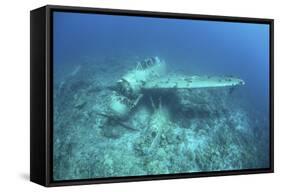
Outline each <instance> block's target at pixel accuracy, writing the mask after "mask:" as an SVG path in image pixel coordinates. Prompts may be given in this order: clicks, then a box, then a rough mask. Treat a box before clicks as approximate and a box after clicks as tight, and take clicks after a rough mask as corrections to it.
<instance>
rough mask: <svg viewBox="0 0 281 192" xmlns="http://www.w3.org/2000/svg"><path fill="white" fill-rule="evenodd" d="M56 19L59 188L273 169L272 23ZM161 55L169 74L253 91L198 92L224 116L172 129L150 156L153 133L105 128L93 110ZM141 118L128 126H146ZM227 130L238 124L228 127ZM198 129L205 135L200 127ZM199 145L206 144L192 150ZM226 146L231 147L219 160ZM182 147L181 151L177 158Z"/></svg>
mask: <svg viewBox="0 0 281 192" xmlns="http://www.w3.org/2000/svg"><path fill="white" fill-rule="evenodd" d="M53 18H54V20H53V21H54V31H53V37H54V47H53V48H54V49H53V51H54V52H53V54H54V61H53V63H54V84H55V86H54V87H55V88H54V104H55V107H54V108H55V113H54V115H55V117H54V120H55V121H54V179H55V180H67V179H87V178H99V177H112V176H133V175H148V174H149V175H151V174H154V175H155V174H169V173H187V172H200V171H220V170H239V169H255V168H267V167H269V140H268V134H269V25H267V24H250V23H234V22H216V21H200V20H180V19H164V18H149V17H128V16H110V15H97V14H80V13H64V12H55V13H54V17H53ZM152 56H158V57H159V58H161V59H164V60H165V62H166V63H167V67H168V69H169V70H168V71H174V72H181V73H184V74H187V75H194V74H197V75H205V74H208V75H209V74H211V75H213V74H214V75H232V76H235V77H239V78H241V79H243V80H244V81H245V85H244V86H241V87H239V88H238V89H237V90H235V91H234V93H232V94H230V95H226V91H224V90H219V91H217V92H216V91H214V90H212V91H211V92H207V91H206V92H204V91H200V90H199V91H197V92H198V93H195V94H199V95H202V94H204V97H207V98H209V100H208V103H209V105H210V111H207V113H208V114H213V113H214V112H213V111H211V109H212V110H217V112H216V113H219V114H220V115H219V116H215V117H213V116H208V115H207V117H206V118H205V119H203V120H202V118H200V115H199V116H196V115H194V116H192V117H194V119H193V120H192V121H191V118H189V119H188V118H186V119H181V121H183V122H184V123H183V124H184V125H185V126H183V125H180V123H178V122H179V121H178V122H177V121H173V123H174V126H175V128H174V129H173V128H171V129H169V131H170V132H171V133H169V134H168V133H167V134H168V135H169V136H171V139H170V140H171V141H170V143H169V142H168V144H167V143H166V144H165V142H164V141H163V143H162V144H161V142H160V144H159V145H158V147H157V148H155V149H153V150H154V152H151V153H152V154H147V153H145V152H144V151H145V150H144V149H145V147H146V144H147V143H146V142H147V141H146V140H141V139H140V138H143V137H145V134H146V133H143V132H142V131H138V132H130V131H128V130H124V129H122V128H116V127H115V128H114V126H115V125H110V126H108V127H106V128H104V127H103V128H101V127H100V126H96V125H98V124H99V125H100V124H102V123H101V122H102V121H103V119H99V118H102V117H99V116H97V115H95V114H94V112H95V111H97V110H102V109H103V107H105V106H103V105H101V104H103V103H104V105H106V102H105V101H103V100H102V98H104V97H106V96H107V94H110V92H108V91H104V90H103V89H102V88H101V87H103V86H104V87H106V86H109V85H113V84H114V83H115V82H116V81H117V80H118V79H119V78H120V77H121V76H122V74H124V73H126V71H128V70H130V69H132V68H133V67H134V66H135V64H136V62H137V61H139V60H143V59H145V58H147V57H152ZM95 86H96V87H95ZM163 97H164V96H163ZM191 97H192V95H191ZM166 102H167V103H166V104H167V106H169V101H166ZM217 102H218V103H219V105H218V104H217ZM215 103H216V104H215ZM212 106H213V108H212ZM215 107H217V109H216V108H215ZM220 107H221V108H220ZM202 108H203V107H202ZM205 109H206V107H204V110H205ZM222 109H223V110H222ZM191 111H192V108H191ZM222 111H223V112H222ZM142 112H143V111H141V110H140V111H139V112H136V113H142ZM143 113H144V114H145V113H148V112H147V111H145V112H143ZM143 113H142V116H144V117H145V115H143ZM239 114H243V115H244V116H243V115H242V116H241V115H239ZM150 115H151V114H150ZM139 116H141V115H135V116H134V117H133V120H128V122H127V123H129V124H134V123H135V124H136V126H138V122H140V121H144V123H145V120H146V118H143V119H138V117H139ZM208 117H209V118H208ZM136 122H137V123H136ZM200 122H201V124H200ZM202 122H203V124H202ZM219 122H221V123H219ZM226 122H231V123H230V124H231V125H229V126H228V128H224V127H222V125H221V124H225V123H226ZM207 124H208V126H206V125H207ZM111 126H112V127H113V128H111ZM199 126H201V129H200V131H199V130H198V129H197V128H194V127H199ZM210 127H214V129H212V128H211V130H210ZM220 127H221V128H220ZM237 127H239V129H238V128H237ZM241 127H242V128H241ZM236 128H237V129H236ZM109 129H110V131H108V130H109ZM167 129H168V128H167ZM228 129H230V130H231V131H229V130H228ZM202 130H203V131H202ZM214 130H216V132H214ZM204 131H205V132H204ZM243 131H244V132H243ZM177 134H184V135H186V138H177ZM220 134H224V135H225V134H229V139H228V140H224V139H222V138H221V137H219V135H220ZM164 135H165V134H164ZM173 135H175V137H176V138H177V139H172V136H173ZM210 135H211V136H212V138H211V136H210ZM245 135H246V136H245ZM240 136H241V139H240V140H239V137H240ZM167 137H168V136H167V135H166V136H165V138H167ZM191 137H192V138H191ZM237 137H238V139H237ZM130 138H134V139H135V140H132V139H130ZM234 138H235V139H234ZM196 139H197V140H198V139H199V140H200V139H202V143H203V144H201V143H199V144H198V142H193V143H192V141H193V140H196ZM220 139H221V140H223V141H220ZM167 140H168V139H167ZM204 142H207V143H205V144H204ZM222 143H223V144H222ZM122 144H123V145H122ZM219 145H224V146H225V148H223V149H221V148H218V150H219V151H217V153H219V155H218V154H217V153H216V149H217V147H218V146H219ZM122 146H123V147H122ZM167 146H170V148H169V147H167ZM171 146H172V147H174V148H172V147H171ZM207 146H209V147H210V146H213V148H211V149H210V148H207ZM175 148H176V149H179V150H181V151H179V152H177V154H174V153H176V152H175V150H173V149H175ZM99 149H100V150H99ZM173 151H174V152H173ZM206 151H212V152H210V154H208V155H207V154H206V153H205V152H206ZM237 151H238V152H237ZM200 153H202V154H200ZM203 153H204V154H203ZM179 154H180V155H179ZM124 156H125V157H124ZM168 157H169V158H168ZM176 157H177V158H176ZM224 158H227V159H224ZM211 159H213V160H211ZM214 159H216V160H214ZM124 161H126V162H127V163H128V165H127V164H126V165H124V163H122V162H124ZM148 161H149V162H150V163H147V162H148ZM144 162H146V163H144ZM182 162H184V163H182Z"/></svg>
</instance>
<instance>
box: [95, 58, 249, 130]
mask: <svg viewBox="0 0 281 192" xmlns="http://www.w3.org/2000/svg"><path fill="white" fill-rule="evenodd" d="M244 84H245V82H244V81H243V80H242V79H239V78H235V77H225V76H197V75H191V76H190V75H181V74H168V73H167V72H166V70H165V62H164V61H163V60H161V59H159V58H158V57H151V58H147V59H145V60H143V61H141V62H138V63H137V66H136V68H135V69H133V70H131V71H128V73H127V74H125V75H124V76H123V77H122V78H121V79H120V80H118V81H117V82H116V83H115V85H113V86H111V87H110V89H111V95H110V99H109V103H108V110H107V111H106V112H97V114H98V115H101V116H104V117H106V118H108V120H109V121H110V122H111V123H112V122H113V123H116V124H119V125H121V126H123V127H125V128H128V129H133V128H131V127H130V126H127V125H126V124H124V123H123V121H124V120H126V119H127V118H128V116H129V115H130V113H131V112H132V110H133V109H134V108H135V107H136V106H137V105H138V104H139V103H140V100H141V99H142V98H143V97H144V96H145V94H149V93H150V91H159V92H161V91H164V90H171V91H176V90H178V89H199V88H201V89H205V88H224V87H237V86H240V85H244ZM146 96H147V95H146Z"/></svg>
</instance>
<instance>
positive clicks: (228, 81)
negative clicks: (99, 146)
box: [143, 75, 245, 89]
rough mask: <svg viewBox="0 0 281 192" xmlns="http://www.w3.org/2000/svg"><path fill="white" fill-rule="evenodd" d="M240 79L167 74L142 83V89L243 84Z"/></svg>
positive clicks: (214, 86)
mask: <svg viewBox="0 0 281 192" xmlns="http://www.w3.org/2000/svg"><path fill="white" fill-rule="evenodd" d="M244 84H245V82H244V81H243V80H242V79H239V78H235V77H223V76H197V75H194V76H185V75H167V76H165V77H160V78H157V79H154V80H151V81H148V82H146V83H145V84H144V87H143V88H144V89H173V88H174V89H193V88H216V87H231V86H238V85H244Z"/></svg>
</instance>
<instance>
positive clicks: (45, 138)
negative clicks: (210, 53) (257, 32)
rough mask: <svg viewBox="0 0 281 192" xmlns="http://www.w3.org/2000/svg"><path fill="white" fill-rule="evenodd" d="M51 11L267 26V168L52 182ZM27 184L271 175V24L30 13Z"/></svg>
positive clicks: (164, 15)
mask: <svg viewBox="0 0 281 192" xmlns="http://www.w3.org/2000/svg"><path fill="white" fill-rule="evenodd" d="M53 11H64V12H79V13H81V12H83V13H97V14H109V15H127V16H142V17H158V18H178V19H192V20H209V21H226V22H240V23H241V22H242V23H243V22H245V23H259V24H269V26H270V40H269V41H270V61H269V62H270V74H269V77H270V98H269V100H270V114H269V115H270V117H269V118H270V150H269V157H270V167H269V168H264V169H246V170H234V171H215V172H199V173H180V174H168V175H148V176H130V177H114V178H102V179H87V180H66V181H54V180H53V179H52V164H53V162H52V152H53V150H52V149H53V146H52V145H53V142H52V134H53V133H52V122H53V119H52V110H53V101H52V91H53V78H52V74H53V68H52V60H53V53H52V51H53V50H52V41H53V36H52V29H53V28H52V27H53V26H52V21H53V15H52V13H53ZM30 46H31V48H30V65H31V67H30V71H31V73H30V74H31V75H30V95H31V96H30V180H31V181H32V182H35V183H37V184H40V185H43V186H48V187H49V186H63V185H82V184H96V183H112V182H129V181H145V180H160V179H178V178H191V177H192V178H194V177H209V176H226V175H242V174H254V173H273V172H274V82H273V81H274V76H273V75H274V69H273V67H274V66H273V65H274V20H273V19H261V18H246V17H227V16H214V15H195V14H182V13H167V12H150V11H136V10H118V9H100V8H88V7H70V6H57V5H47V6H44V7H41V8H38V9H35V10H32V11H31V12H30Z"/></svg>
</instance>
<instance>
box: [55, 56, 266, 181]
mask: <svg viewBox="0 0 281 192" xmlns="http://www.w3.org/2000/svg"><path fill="white" fill-rule="evenodd" d="M120 60H121V59H119V61H118V62H117V59H111V60H110V62H111V63H112V62H116V63H114V64H111V65H112V66H114V67H106V68H103V70H101V66H106V65H108V62H109V61H108V59H107V60H106V59H104V60H100V61H95V62H96V63H92V64H91V65H87V66H85V65H81V66H80V67H79V69H78V68H76V69H74V71H73V72H72V73H70V75H68V76H66V77H65V78H64V79H63V80H61V81H56V82H55V89H54V90H55V91H54V139H53V142H54V145H53V146H54V150H53V151H54V155H53V158H54V159H53V160H54V161H53V162H54V167H53V171H54V179H55V180H67V179H88V178H101V177H116V176H132V175H155V174H169V173H183V172H184V173H186V172H200V171H219V170H237V169H251V168H262V167H267V166H268V162H269V159H268V157H267V151H268V148H269V146H268V133H267V131H266V130H268V129H267V126H268V122H267V121H266V120H265V119H262V118H259V117H260V116H259V114H255V113H254V112H253V111H251V110H249V109H248V108H247V107H245V106H243V104H239V103H240V102H239V101H240V100H239V99H240V97H239V95H238V93H237V94H235V92H234V93H232V92H230V90H229V89H219V90H213V89H193V90H178V91H176V92H170V91H166V92H164V93H163V92H161V93H160V92H158V91H157V90H151V94H149V97H148V96H143V98H142V99H140V100H139V101H138V102H139V103H138V105H136V106H134V108H133V110H132V111H131V112H130V116H127V117H125V118H122V121H121V119H118V118H116V119H112V118H109V117H107V116H106V114H107V113H106V112H107V110H108V103H110V101H111V100H112V95H111V93H112V91H110V85H112V82H115V81H116V79H118V77H120V76H122V74H124V71H126V70H129V69H130V68H132V66H131V65H128V64H126V61H125V60H124V59H123V58H122V62H120ZM130 62H132V61H128V63H130ZM124 63H125V64H124ZM143 67H145V66H143ZM113 108H114V109H116V111H117V113H123V112H124V110H125V111H126V110H127V109H124V108H122V105H116V106H113ZM124 113H125V112H124ZM126 113H127V111H126Z"/></svg>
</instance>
